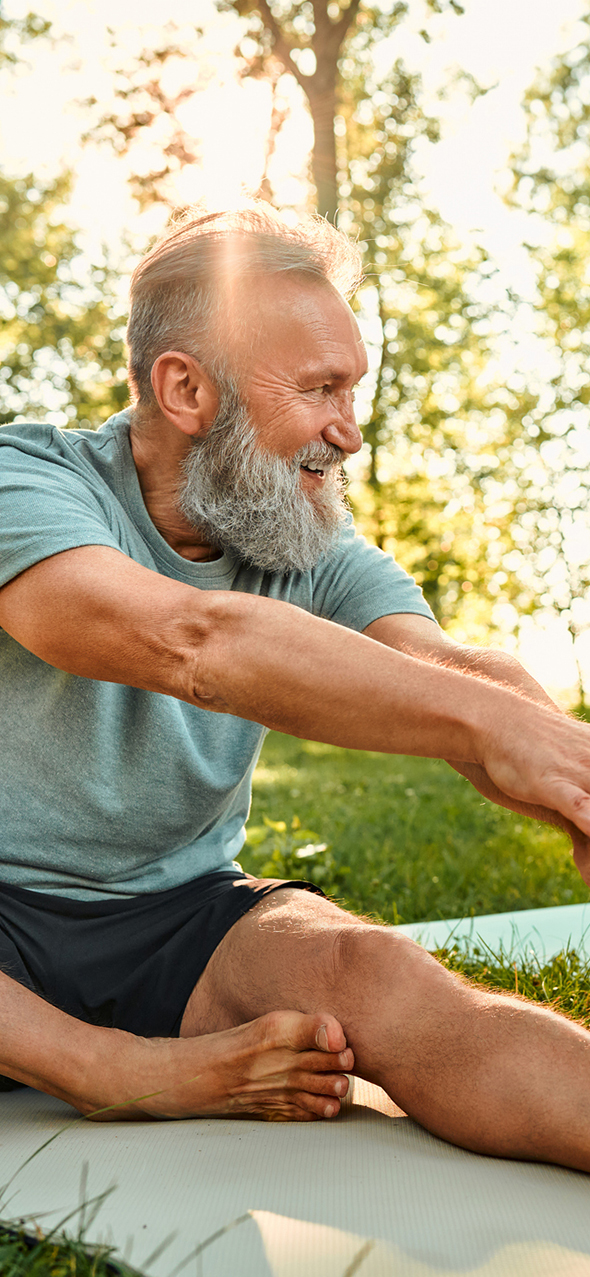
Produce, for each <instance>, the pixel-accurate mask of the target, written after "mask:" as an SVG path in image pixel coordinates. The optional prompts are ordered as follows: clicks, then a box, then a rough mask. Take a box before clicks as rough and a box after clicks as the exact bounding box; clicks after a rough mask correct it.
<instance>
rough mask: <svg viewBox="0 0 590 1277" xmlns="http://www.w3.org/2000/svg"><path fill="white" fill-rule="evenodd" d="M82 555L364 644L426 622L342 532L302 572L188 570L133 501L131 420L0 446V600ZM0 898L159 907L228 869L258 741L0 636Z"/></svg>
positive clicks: (253, 732)
mask: <svg viewBox="0 0 590 1277" xmlns="http://www.w3.org/2000/svg"><path fill="white" fill-rule="evenodd" d="M82 545H106V546H112V547H113V548H114V549H117V550H121V551H123V553H124V554H127V555H128V556H129V557H130V558H131V559H134V560H135V561H136V562H137V563H141V564H143V566H144V567H146V568H150V569H151V570H152V571H153V572H158V573H161V574H162V575H164V576H168V577H172V578H173V579H174V580H177V581H183V582H185V583H188V584H189V585H194V586H198V588H199V589H202V590H203V589H205V590H215V589H221V590H239V591H242V592H246V593H250V594H261V595H267V596H270V597H272V598H276V599H283V600H285V601H286V602H288V603H292V604H295V605H296V606H297V607H300V608H304V609H305V610H306V611H308V612H312V613H314V614H315V615H317V616H323V617H326V618H328V619H330V620H332V621H336V622H337V623H339V624H340V625H345V626H348V627H349V628H351V629H354V630H359V631H361V630H364V629H365V628H366V626H367V625H370V623H371V622H372V621H375V620H377V618H378V617H380V616H385V615H387V614H389V613H393V612H414V613H418V614H420V615H422V616H428V617H432V613H431V611H430V609H429V607H428V605H427V604H426V603H425V601H424V599H423V597H422V594H421V592H420V590H419V589H418V587H417V586H416V584H415V582H414V581H413V580H412V578H411V577H409V576H407V574H406V573H405V572H404V571H403V570H402V569H401V568H399V567H398V566H397V564H396V563H395V562H394V560H393V559H392V558H391V557H390V556H389V555H387V554H383V553H382V552H381V551H380V550H378V549H376V548H375V547H374V546H370V545H367V543H366V542H365V540H364V539H363V538H362V537H358V536H357V535H356V534H355V531H354V527H353V525H352V523H350V524H349V525H348V526H347V527H346V528H345V529H344V531H343V533H342V536H341V539H340V541H339V543H338V546H337V549H336V551H335V552H334V553H333V554H332V555H331V556H330V558H329V559H324V560H322V561H321V562H320V563H319V564H318V566H317V567H316V568H314V569H313V570H312V571H311V572H302V573H299V572H292V573H290V574H288V575H286V576H280V575H274V574H270V573H265V572H260V571H258V570H256V569H254V568H250V567H247V566H245V565H244V564H243V563H241V562H238V561H236V560H233V559H231V558H230V557H229V556H227V555H224V556H223V557H222V558H220V559H218V560H216V561H214V562H210V563H192V562H189V561H188V560H187V559H183V558H182V557H181V556H180V555H178V554H176V553H175V551H174V550H172V549H171V547H170V546H169V545H168V543H167V542H166V541H165V540H164V539H163V538H162V537H161V536H160V534H159V532H158V531H157V530H156V528H155V526H154V524H153V523H152V521H151V519H150V517H149V515H148V513H147V510H146V507H145V505H144V502H143V498H142V494H141V489H140V486H139V481H138V477H137V471H136V469H135V465H134V462H133V457H132V453H131V448H130V444H129V417H128V414H127V413H119V414H117V415H116V416H115V417H111V419H110V420H109V421H107V422H106V424H105V425H104V426H102V428H101V429H100V430H97V431H96V432H95V431H90V430H76V431H74V430H67V431H62V430H59V429H57V428H55V427H52V426H48V425H9V426H4V427H2V428H1V429H0V585H4V584H6V582H7V581H10V580H11V579H12V578H13V577H15V576H18V574H19V573H20V572H23V571H25V569H26V568H29V567H31V566H32V565H33V564H34V563H37V562H39V561H40V560H41V559H45V558H48V557H49V556H50V555H52V554H57V553H59V552H61V551H63V550H69V549H72V548H74V547H76V546H82ZM0 722H1V724H2V729H1V732H0V882H6V883H11V884H13V885H16V886H19V887H28V888H30V889H33V890H35V891H47V892H52V893H54V894H57V895H62V896H70V897H73V898H75V899H80V900H91V899H96V898H100V897H112V896H129V895H137V894H139V893H143V892H152V891H164V890H166V889H167V888H169V887H175V886H177V885H179V884H180V883H183V882H188V881H190V880H191V879H194V878H197V877H199V875H201V874H205V873H209V872H212V871H214V870H221V869H228V870H231V868H232V866H233V862H234V859H235V857H236V856H237V855H238V854H239V851H240V848H241V847H242V845H243V842H244V823H245V821H246V819H247V816H248V811H249V806H250V786H251V778H252V772H253V770H254V767H255V765H256V761H257V759H258V755H259V753H260V749H261V746H262V742H263V739H264V736H265V731H266V729H265V728H264V727H261V726H260V725H259V724H257V723H251V722H246V721H245V720H243V719H240V718H236V717H234V716H232V715H230V714H213V713H211V712H210V711H207V710H203V709H197V708H196V707H195V706H193V705H187V704H185V703H184V702H183V701H178V700H176V699H175V698H174V697H171V696H164V695H162V694H160V693H158V692H145V691H140V690H138V689H136V688H133V687H125V686H121V685H120V684H117V683H105V682H99V681H98V680H94V679H87V678H79V677H78V676H77V675H73V674H64V673H62V672H61V671H60V670H57V669H54V668H53V666H51V665H48V664H47V663H46V662H45V661H42V660H40V659H39V658H38V657H36V656H33V654H32V653H31V652H29V651H27V650H26V648H24V647H22V646H21V645H20V644H19V643H17V642H16V641H15V640H14V639H12V638H10V636H9V635H8V634H6V633H5V632H4V631H3V630H2V629H0Z"/></svg>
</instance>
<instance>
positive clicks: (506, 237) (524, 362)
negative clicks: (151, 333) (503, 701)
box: [0, 0, 590, 704]
mask: <svg viewBox="0 0 590 1277" xmlns="http://www.w3.org/2000/svg"><path fill="white" fill-rule="evenodd" d="M0 37H1V43H0V59H1V64H0V86H1V112H0V137H1V154H0V249H1V252H0V321H1V331H0V364H1V369H0V421H1V422H2V423H4V424H8V423H10V422H11V421H12V420H17V421H18V420H26V419H40V418H43V419H49V420H50V421H52V422H54V423H55V424H57V425H60V426H68V425H75V424H81V425H83V426H85V427H88V425H90V426H91V427H96V426H98V425H99V424H100V422H101V421H102V420H104V418H105V416H107V415H108V414H109V413H110V412H112V411H114V410H116V409H118V408H119V407H121V406H123V405H124V404H125V402H126V400H127V388H126V383H125V369H124V362H125V361H124V346H123V334H124V320H125V307H126V286H127V279H128V275H129V271H130V269H131V268H132V265H133V263H134V262H135V260H136V259H137V255H138V254H139V253H141V252H142V251H143V250H144V249H145V248H146V246H147V245H149V243H150V241H151V239H152V238H153V236H154V235H155V234H157V233H158V232H159V231H160V230H161V229H162V228H163V226H164V225H165V224H166V222H167V220H168V218H169V216H170V212H171V209H172V208H173V207H175V206H179V205H180V206H185V205H186V204H189V203H192V202H193V201H196V200H205V201H207V203H208V204H209V205H210V206H211V207H213V208H218V207H224V206H227V205H228V204H234V203H235V202H237V201H239V199H240V198H241V197H242V196H243V193H244V191H248V192H250V193H254V194H257V195H259V196H262V197H263V198H265V199H268V200H270V201H272V202H273V203H276V204H277V205H279V206H281V207H283V208H285V209H287V210H292V212H293V215H295V214H296V212H297V210H298V209H299V208H318V209H319V211H320V212H322V213H324V214H326V215H327V216H329V217H331V218H335V219H337V220H338V223H339V224H340V225H341V226H343V227H345V228H346V229H347V230H350V232H351V233H352V234H354V235H357V236H358V237H359V239H360V240H361V242H362V244H363V246H364V249H365V259H366V272H367V275H366V282H365V284H364V286H363V288H362V290H361V292H360V294H359V297H358V299H357V303H356V305H357V308H358V312H359V319H360V321H361V324H362V328H363V332H364V335H365V337H366V340H367V344H368V347H369V351H370V356H371V372H370V375H369V376H368V378H367V379H366V384H365V385H364V386H363V388H362V391H361V393H360V394H359V398H358V407H359V416H360V420H361V422H362V424H363V426H364V434H365V445H364V449H363V452H362V454H361V455H360V456H359V457H358V458H356V459H355V460H354V461H353V462H351V463H350V466H349V471H350V478H351V486H350V494H351V500H352V502H353V505H354V508H355V513H356V517H357V520H358V523H359V525H360V527H361V528H362V530H363V531H364V532H365V534H366V535H367V536H368V537H369V538H370V539H372V540H373V541H376V542H377V543H378V544H379V545H381V546H383V547H384V548H385V549H389V550H391V551H393V553H395V555H396V557H397V558H398V559H399V560H400V561H401V562H402V563H403V564H404V566H405V567H407V568H408V569H409V570H410V571H412V572H413V573H414V575H415V576H416V577H417V579H418V580H419V582H420V583H421V584H422V586H423V588H424V590H425V592H426V594H427V596H428V598H429V600H430V602H431V604H432V606H433V607H434V609H435V611H436V614H437V616H438V618H439V619H440V621H441V623H442V625H444V626H445V627H446V628H448V630H449V632H451V633H453V634H455V635H456V636H457V637H459V638H462V639H467V640H471V641H476V642H481V641H484V642H486V641H490V640H491V641H493V642H494V643H498V644H500V645H502V646H505V647H508V648H510V649H511V650H516V651H518V652H519V654H520V655H521V658H522V659H523V660H524V662H525V664H527V665H528V667H529V668H530V669H531V670H532V671H533V673H535V674H536V675H537V677H539V678H540V679H541V681H542V682H543V683H544V684H545V685H546V686H548V687H549V688H550V690H552V691H553V692H554V694H556V695H557V696H559V697H560V698H561V699H562V700H563V701H565V702H566V703H569V704H579V703H583V702H584V698H585V696H586V695H588V692H589V690H590V603H589V599H588V591H589V588H590V523H589V520H590V516H589V512H588V491H589V484H590V428H589V426H590V422H589V411H590V410H589V403H590V369H589V367H588V353H589V349H590V329H589V320H590V132H589V122H590V6H589V5H588V3H587V0H559V4H556V3H555V0H495V3H494V4H493V5H490V4H489V3H487V0H462V3H458V2H457V0H407V2H406V3H395V2H394V3H392V2H391V0H383V3H377V4H371V3H369V2H368V0H351V2H350V3H348V4H345V3H340V0H297V2H294V3H293V2H290V0H258V3H254V0H219V2H218V3H217V4H215V3H213V2H210V0H175V4H174V6H173V8H172V9H171V8H170V6H168V5H166V4H165V3H163V0H141V2H139V0H101V2H100V3H88V2H85V3H83V2H82V0H71V2H68V0H39V3H38V4H37V5H36V9H35V12H34V13H30V12H29V10H28V7H27V6H26V5H23V4H21V3H20V0H5V2H3V3H2V4H1V5H0Z"/></svg>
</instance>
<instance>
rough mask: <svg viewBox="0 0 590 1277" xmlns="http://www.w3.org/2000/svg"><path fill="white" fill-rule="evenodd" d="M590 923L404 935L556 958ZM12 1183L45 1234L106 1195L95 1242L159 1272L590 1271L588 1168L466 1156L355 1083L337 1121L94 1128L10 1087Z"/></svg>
mask: <svg viewBox="0 0 590 1277" xmlns="http://www.w3.org/2000/svg"><path fill="white" fill-rule="evenodd" d="M589 926H590V906H587V905H572V906H568V907H565V908H557V909H544V910H527V911H525V912H522V913H520V914H519V913H509V914H498V915H493V916H489V917H486V918H473V919H468V920H457V919H450V920H446V921H442V922H436V923H423V924H414V925H412V926H411V927H408V926H405V927H401V928H400V930H401V931H403V932H405V933H406V934H410V935H413V937H414V938H416V939H420V940H421V942H422V943H424V944H427V945H428V946H429V947H434V946H436V945H438V944H441V943H445V942H446V940H447V938H448V937H449V936H450V935H453V936H461V937H464V938H466V939H470V940H471V941H473V940H474V939H476V938H477V937H479V938H480V940H481V941H482V942H484V943H486V944H489V945H490V947H491V948H494V949H497V947H498V946H499V944H503V945H504V947H505V948H506V949H508V948H509V947H510V946H512V951H513V952H516V950H517V948H519V947H520V948H521V950H524V951H528V952H530V950H531V948H532V949H533V950H534V952H535V953H536V954H538V955H541V956H546V957H548V956H550V955H551V954H552V953H555V952H557V951H558V950H559V949H560V948H563V947H564V946H565V945H567V944H568V943H569V944H571V945H572V946H574V947H576V948H578V949H582V947H583V946H584V945H585V933H586V930H587V928H588V927H589ZM584 951H585V952H587V953H589V954H590V944H589V947H588V949H587V950H584ZM57 1131H60V1132H61V1133H60V1134H59V1136H58V1138H57V1139H55V1140H54V1141H53V1142H52V1143H51V1144H49V1145H48V1146H47V1147H46V1148H44V1149H43V1150H42V1151H41V1152H40V1153H39V1154H38V1155H37V1156H35V1157H33V1159H32V1161H30V1162H28V1163H27V1164H26V1165H24V1163H25V1161H26V1159H27V1158H28V1157H29V1156H30V1154H31V1153H33V1152H34V1151H35V1149H38V1148H39V1147H40V1145H41V1144H42V1143H43V1142H44V1141H45V1140H47V1139H48V1138H49V1136H51V1135H53V1134H54V1133H55V1132H57ZM19 1167H22V1169H21V1170H19V1169H18V1168H19ZM13 1175H14V1179H13V1180H12V1183H10V1184H9V1186H8V1187H7V1188H6V1189H5V1193H4V1204H3V1206H2V1208H1V1209H0V1216H1V1217H2V1218H3V1219H4V1220H7V1219H9V1218H12V1219H15V1218H19V1217H28V1216H31V1215H32V1216H34V1217H35V1219H36V1220H37V1221H38V1223H39V1224H40V1226H41V1227H42V1228H43V1229H44V1231H48V1230H49V1229H50V1228H52V1227H55V1225H56V1224H57V1223H58V1222H59V1221H60V1220H61V1219H63V1217H64V1216H65V1215H66V1214H68V1213H69V1212H71V1211H75V1210H76V1208H77V1206H78V1205H79V1203H80V1200H81V1195H82V1196H83V1197H85V1199H86V1200H87V1199H89V1198H92V1197H94V1196H96V1195H97V1194H98V1195H100V1194H102V1193H104V1192H105V1191H107V1190H109V1189H111V1190H112V1191H111V1192H109V1193H108V1195H107V1196H106V1197H105V1198H104V1201H103V1202H102V1205H101V1208H100V1210H99V1212H98V1215H97V1216H96V1218H95V1220H94V1222H93V1223H92V1224H91V1226H90V1228H89V1229H88V1232H87V1237H88V1239H89V1240H91V1241H100V1242H106V1243H108V1244H113V1245H115V1246H116V1247H117V1248H118V1252H119V1255H120V1256H123V1257H125V1258H127V1259H128V1261H129V1262H130V1263H131V1264H132V1265H133V1266H134V1267H135V1268H137V1269H138V1270H139V1271H141V1272H144V1273H146V1274H147V1275H148V1277H181V1274H184V1273H186V1274H187V1277H189V1275H190V1277H353V1275H354V1274H359V1277H390V1275H391V1277H590V1175H584V1174H582V1173H579V1172H576V1171H568V1170H564V1169H562V1168H560V1167H556V1166H546V1165H542V1164H536V1163H524V1162H511V1161H507V1160H503V1159H499V1158H491V1157H481V1156H478V1155H477V1154H472V1153H466V1152H464V1151H463V1150H461V1149H458V1148H455V1147H453V1146H452V1145H450V1144H446V1143H444V1142H443V1141H442V1140H438V1139H436V1138H434V1137H433V1136H431V1135H429V1134H428V1133H427V1132H426V1131H424V1130H423V1129H422V1128H421V1127H420V1126H418V1125H417V1124H416V1123H414V1122H412V1121H411V1120H410V1119H409V1118H407V1117H406V1116H405V1114H403V1113H402V1112H401V1110H400V1109H398V1108H396V1106H395V1105H394V1104H392V1102H391V1101H390V1100H389V1099H388V1097H387V1096H386V1095H385V1094H384V1092H383V1091H380V1090H379V1088H378V1087H374V1086H370V1085H369V1084H368V1083H366V1082H361V1081H359V1080H358V1079H355V1081H354V1091H353V1095H352V1099H350V1100H347V1102H346V1104H345V1105H344V1109H343V1112H342V1114H341V1116H340V1117H339V1118H337V1119H335V1120H333V1121H331V1122H317V1123H301V1124H300V1123H286V1124H282V1123H281V1124H275V1123H265V1122H254V1121H244V1120H242V1121H236V1120H233V1121H230V1120H226V1119H206V1118H205V1119H194V1120H192V1121H182V1122H154V1123H138V1122H120V1123H112V1124H110V1123H109V1124H106V1123H101V1124H98V1123H97V1124H94V1123H91V1122H88V1121H85V1120H83V1119H79V1118H78V1115H77V1114H76V1113H75V1112H74V1111H73V1110H72V1109H71V1108H70V1107H69V1106H68V1105H67V1104H64V1103H62V1101H60V1100H56V1099H53V1098H51V1097H49V1096H46V1095H42V1094H41V1093H39V1092H36V1091H32V1090H22V1091H13V1092H6V1093H3V1094H0V1184H1V1185H6V1184H7V1182H8V1181H9V1180H10V1179H11V1177H12V1176H13ZM77 1224H78V1217H75V1218H74V1219H72V1220H70V1221H69V1223H68V1224H67V1225H66V1227H67V1228H68V1229H69V1230H70V1231H71V1232H75V1231H76V1229H77Z"/></svg>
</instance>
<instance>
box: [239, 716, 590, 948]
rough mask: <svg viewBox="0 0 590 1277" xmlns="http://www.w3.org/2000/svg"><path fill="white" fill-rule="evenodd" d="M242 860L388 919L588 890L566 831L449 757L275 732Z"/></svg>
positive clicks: (474, 910) (526, 903)
mask: <svg viewBox="0 0 590 1277" xmlns="http://www.w3.org/2000/svg"><path fill="white" fill-rule="evenodd" d="M269 822H272V824H271V823H269ZM277 826H284V828H278V827H277ZM298 826H299V827H298ZM314 847H315V848H319V850H315V851H313V850H312V849H313V848H314ZM301 852H304V853H305V854H300V853H301ZM240 860H241V863H242V865H243V868H244V869H246V870H247V871H248V872H250V873H255V874H261V875H262V876H276V877H282V876H284V877H300V878H305V877H307V878H311V879H312V880H314V881H316V882H318V883H319V884H320V885H321V886H322V887H323V888H324V890H326V891H328V892H329V893H330V894H333V895H335V896H336V897H337V898H338V899H339V900H341V901H342V903H343V904H344V905H345V906H346V908H348V909H351V910H352V911H353V912H355V913H360V914H365V915H366V914H368V915H370V916H372V917H374V918H376V919H380V920H382V921H383V922H389V923H392V922H393V923H396V922H416V921H422V920H424V919H431V918H449V917H451V918H452V917H465V916H470V915H473V914H485V913H502V912H504V911H505V910H510V909H533V908H538V907H543V906H546V905H566V904H576V903H578V902H581V901H586V900H588V899H589V898H590V892H589V890H588V887H587V886H586V884H585V883H584V882H583V881H582V879H581V878H580V876H579V874H578V872H577V870H576V868H575V866H574V864H573V861H572V858H571V853H570V849H569V842H568V839H567V838H566V837H565V835H563V834H562V833H561V832H560V831H559V830H555V829H551V828H549V827H548V826H546V825H539V824H537V823H536V822H533V821H529V820H526V819H524V818H523V817H519V816H516V815H515V814H514V813H512V812H508V811H506V810H504V808H500V807H496V806H495V805H494V804H493V803H489V802H487V801H486V800H485V799H484V798H482V797H481V795H480V794H478V793H477V792H476V790H474V789H473V788H472V786H471V785H470V784H469V782H468V781H466V780H465V779H464V778H463V777H462V776H459V775H458V774H457V773H456V772H454V771H453V770H452V769H451V768H450V767H448V766H447V764H446V763H442V762H437V761H434V760H431V759H423V758H410V757H402V756H397V755H396V756H393V757H387V756H384V755H383V754H371V753H361V752H360V751H356V750H340V749H337V748H336V747H335V746H332V745H323V744H318V743H316V742H314V741H301V740H296V739H294V738H292V737H289V736H282V735H278V734H276V733H271V734H270V735H269V737H268V739H267V741H266V743H265V746H264V751H263V754H262V758H261V761H260V764H259V766H258V768H257V770H256V773H255V776H254V790H253V804H252V813H251V818H250V822H249V834H248V842H247V844H246V847H245V849H244V853H243V854H242V856H241V857H240Z"/></svg>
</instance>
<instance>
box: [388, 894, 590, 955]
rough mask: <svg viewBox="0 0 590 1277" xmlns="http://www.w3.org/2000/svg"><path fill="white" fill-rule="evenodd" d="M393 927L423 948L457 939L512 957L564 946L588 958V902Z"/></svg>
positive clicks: (554, 950)
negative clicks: (501, 951) (502, 951)
mask: <svg viewBox="0 0 590 1277" xmlns="http://www.w3.org/2000/svg"><path fill="white" fill-rule="evenodd" d="M395 930H396V931H400V932H402V933H403V934H404V935H406V936H410V937H411V939H412V940H416V941H417V942H418V943H419V944H422V945H424V947H425V948H426V949H442V948H444V946H445V945H448V944H449V943H451V944H452V943H453V942H454V941H459V942H460V943H461V944H464V943H467V944H469V945H470V946H472V945H475V944H478V945H479V946H480V948H481V947H482V946H483V947H487V948H489V949H491V950H492V951H493V952H494V953H497V952H498V951H499V949H500V948H502V949H503V950H504V952H505V953H509V954H511V955H512V956H513V957H515V958H516V957H519V956H523V957H526V956H527V955H529V956H530V955H532V954H535V955H536V956H537V957H538V958H539V960H540V961H541V962H543V961H545V960H548V959H550V958H552V957H554V956H555V954H556V953H559V952H560V950H561V949H567V948H569V949H576V950H577V952H578V953H579V954H580V956H582V957H585V958H590V904H582V905H556V906H555V907H553V908H549V909H522V910H520V911H519V910H514V911H513V912H511V913H491V914H487V915H482V916H480V917H475V918H445V919H443V920H441V921H440V922H411V923H406V924H401V925H400V926H398V927H396V928H395Z"/></svg>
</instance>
